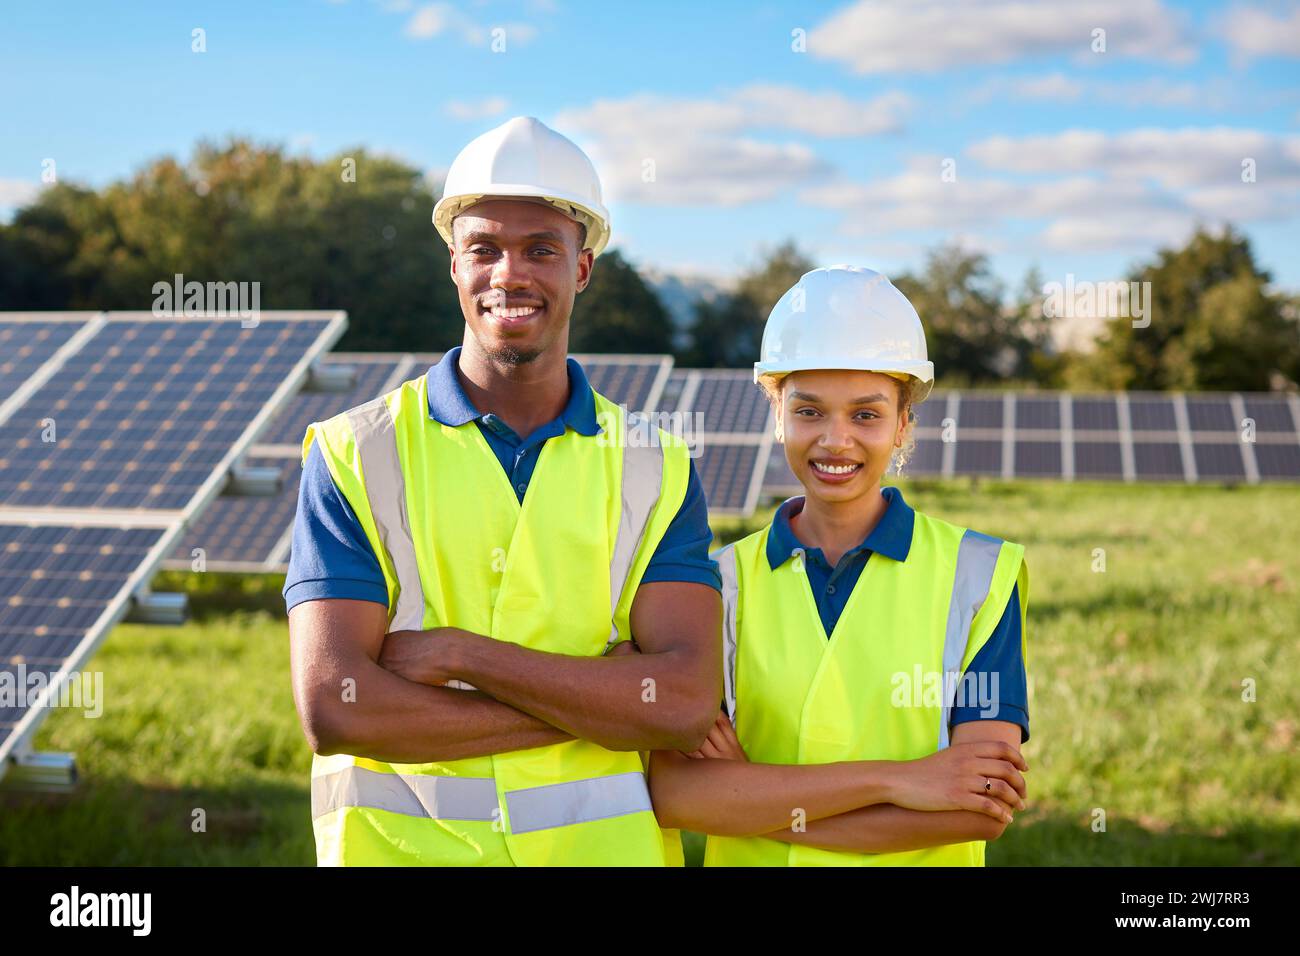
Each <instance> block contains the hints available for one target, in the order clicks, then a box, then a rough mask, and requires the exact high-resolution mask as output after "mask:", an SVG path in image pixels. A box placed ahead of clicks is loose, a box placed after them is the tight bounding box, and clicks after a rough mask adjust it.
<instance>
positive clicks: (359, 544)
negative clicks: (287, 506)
mask: <svg viewBox="0 0 1300 956" xmlns="http://www.w3.org/2000/svg"><path fill="white" fill-rule="evenodd" d="M323 598H346V599H351V600H357V601H374V602H375V603H376V604H383V605H384V606H385V607H387V605H388V588H387V586H386V584H385V582H384V572H383V571H382V570H381V569H380V567H379V560H378V559H377V558H376V557H375V552H374V549H373V548H371V547H370V542H369V541H368V540H367V539H366V533H365V531H364V530H363V529H362V527H361V522H360V521H358V520H357V516H356V513H355V512H354V511H353V510H352V506H351V505H349V504H348V502H347V499H346V498H344V497H343V495H342V493H340V492H339V490H338V487H337V486H336V485H335V484H334V478H333V477H332V476H331V475H330V472H329V467H328V466H327V465H326V464H325V458H324V457H323V456H322V454H321V450H320V446H319V445H315V444H313V445H312V447H311V449H310V451H308V453H307V461H306V463H305V464H304V465H303V469H302V479H301V481H300V483H299V486H298V510H297V512H296V513H295V515H294V520H293V544H292V550H291V551H290V555H289V570H288V573H287V574H286V575H285V580H284V603H285V611H286V612H287V611H289V610H291V609H292V608H293V607H294V606H295V605H298V604H301V603H303V602H304V601H317V600H321V599H323Z"/></svg>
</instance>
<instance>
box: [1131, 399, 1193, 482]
mask: <svg viewBox="0 0 1300 956" xmlns="http://www.w3.org/2000/svg"><path fill="white" fill-rule="evenodd" d="M1170 414H1171V415H1172V414H1173V413H1172V411H1171V412H1170ZM1133 464H1134V467H1135V469H1136V471H1137V476H1138V477H1139V478H1175V479H1181V478H1183V477H1184V471H1183V456H1182V450H1181V449H1180V448H1179V446H1178V443H1177V442H1162V441H1150V442H1148V441H1135V442H1133Z"/></svg>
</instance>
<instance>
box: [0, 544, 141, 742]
mask: <svg viewBox="0 0 1300 956" xmlns="http://www.w3.org/2000/svg"><path fill="white" fill-rule="evenodd" d="M162 535H163V529H161V528H84V527H82V528H77V527H59V526H49V525H35V526H30V525H28V526H25V525H18V524H3V525H0V594H3V595H4V612H3V614H0V661H3V662H6V666H7V665H12V664H17V663H22V662H26V663H28V664H38V665H43V666H44V665H48V666H57V665H58V664H59V663H60V662H61V661H62V660H63V659H64V658H65V657H67V656H68V655H69V654H71V653H72V651H73V650H75V648H76V646H77V643H78V642H79V641H80V640H81V639H82V638H83V637H84V636H85V634H86V631H87V630H88V629H89V628H90V626H91V625H92V624H94V623H95V620H96V618H98V617H99V615H100V614H102V613H103V611H104V607H105V604H106V603H107V602H108V601H109V600H110V599H111V598H112V597H113V595H114V594H116V593H117V592H118V591H119V590H120V589H121V587H122V585H123V584H124V583H125V582H126V580H127V579H128V578H129V577H130V576H131V574H132V572H134V571H135V569H136V568H137V567H138V566H139V564H140V561H141V559H143V558H144V556H145V555H147V554H148V553H149V550H150V549H151V548H152V547H153V546H154V545H156V544H157V543H158V541H159V539H160V538H161V537H162ZM0 720H3V718H0ZM2 727H3V724H0V728H2ZM0 732H3V731H2V730H0Z"/></svg>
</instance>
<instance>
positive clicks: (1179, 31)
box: [808, 0, 1195, 73]
mask: <svg viewBox="0 0 1300 956" xmlns="http://www.w3.org/2000/svg"><path fill="white" fill-rule="evenodd" d="M1185 19H1186V18H1185V16H1184V15H1183V14H1182V13H1180V12H1177V11H1174V10H1170V9H1168V8H1166V7H1165V6H1164V4H1163V3H1161V2H1160V0H1094V2H1091V3H1088V4H1082V3H1076V2H1072V0H1058V2H1032V0H859V2H857V3H854V4H853V5H851V6H849V7H846V8H844V9H842V10H840V11H839V12H837V13H835V14H833V15H832V16H831V17H830V18H829V19H828V20H826V21H824V22H823V23H821V24H819V25H818V26H817V27H815V28H814V29H813V30H812V31H811V32H810V33H809V36H808V52H809V53H811V54H812V55H813V56H816V57H819V58H822V59H829V60H836V61H839V62H841V63H843V64H845V65H846V66H848V67H849V68H850V69H852V70H853V71H854V72H855V73H900V72H930V71H938V70H945V69H952V68H954V67H963V66H971V65H988V64H994V63H1009V62H1012V61H1014V60H1020V59H1028V58H1040V57H1060V56H1061V55H1069V54H1071V53H1073V54H1075V55H1076V57H1077V58H1078V59H1079V61H1080V62H1088V60H1089V58H1091V59H1092V60H1097V59H1099V58H1100V57H1102V56H1103V55H1120V56H1137V57H1143V58H1145V59H1154V60H1163V61H1166V62H1172V63H1185V62H1188V61H1189V60H1191V59H1193V58H1194V57H1195V48H1194V47H1193V45H1192V42H1191V39H1190V36H1189V33H1188V31H1187V27H1186V25H1185ZM1097 28H1101V29H1104V30H1105V31H1106V51H1107V52H1106V54H1096V53H1093V52H1092V50H1091V44H1092V39H1093V34H1092V31H1093V30H1094V29H1097Z"/></svg>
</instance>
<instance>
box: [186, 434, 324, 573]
mask: <svg viewBox="0 0 1300 956" xmlns="http://www.w3.org/2000/svg"><path fill="white" fill-rule="evenodd" d="M248 464H249V465H250V466H253V467H258V468H261V467H273V468H278V469H279V470H280V482H281V483H280V491H279V493H278V494H275V495H271V496H270V497H266V498H262V497H248V496H240V497H236V496H232V495H221V496H218V497H217V498H215V499H214V500H213V501H212V503H211V504H210V505H208V507H207V509H206V510H205V511H204V512H203V515H202V517H200V518H199V521H198V523H197V524H195V525H194V526H193V527H192V528H191V529H190V531H189V532H188V533H187V534H186V535H185V537H184V539H183V541H182V542H181V544H180V546H179V547H177V549H176V550H175V551H174V552H173V553H172V555H171V560H172V561H174V562H183V563H184V564H186V565H191V564H192V563H193V562H194V561H195V560H196V556H195V554H194V551H195V549H196V548H201V549H202V551H203V555H202V556H203V558H204V560H205V561H206V563H207V565H208V566H209V567H212V566H213V565H218V566H219V565H221V564H224V563H229V562H251V563H258V564H261V563H265V562H266V561H269V560H270V558H271V552H272V551H273V550H274V548H275V546H276V545H277V544H278V543H279V542H280V539H281V538H282V537H283V536H284V534H285V532H286V531H288V530H289V529H290V528H291V527H293V517H294V511H295V510H296V508H297V505H298V481H299V478H300V477H301V475H302V468H301V467H300V465H299V464H298V459H297V458H265V459H263V458H252V459H249V460H248Z"/></svg>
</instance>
